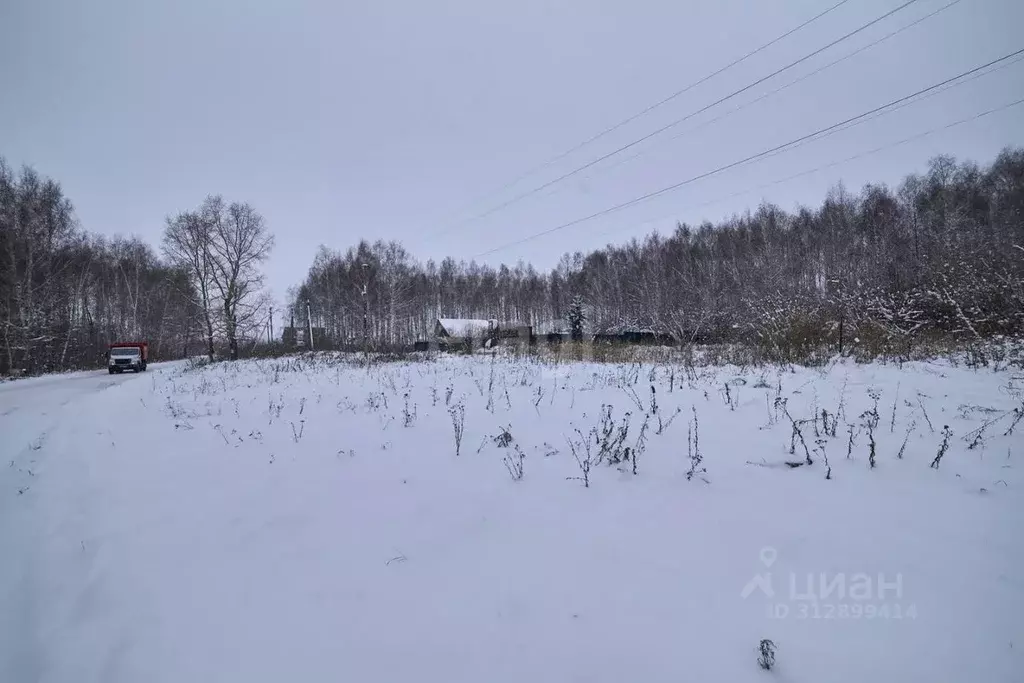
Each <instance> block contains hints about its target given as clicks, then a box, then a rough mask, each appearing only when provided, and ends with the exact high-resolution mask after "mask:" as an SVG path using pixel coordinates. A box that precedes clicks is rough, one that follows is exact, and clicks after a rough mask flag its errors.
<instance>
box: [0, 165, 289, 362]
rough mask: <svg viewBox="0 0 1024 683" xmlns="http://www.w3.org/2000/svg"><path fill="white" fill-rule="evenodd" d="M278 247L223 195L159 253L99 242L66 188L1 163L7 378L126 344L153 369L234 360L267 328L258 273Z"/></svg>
mask: <svg viewBox="0 0 1024 683" xmlns="http://www.w3.org/2000/svg"><path fill="white" fill-rule="evenodd" d="M272 245H273V239H272V236H270V235H269V233H268V231H267V229H266V226H265V225H264V223H263V219H262V217H261V216H260V215H259V214H258V213H256V212H255V211H254V210H253V209H252V207H250V206H249V205H248V204H240V203H237V202H236V203H231V204H227V203H226V202H224V200H223V199H222V198H221V197H218V196H211V197H208V198H207V199H206V201H204V202H203V204H202V205H201V206H200V207H199V208H198V209H197V210H195V211H186V212H183V213H181V214H178V215H176V216H173V217H168V218H167V219H166V228H165V232H164V240H163V244H162V248H161V253H159V254H158V253H157V251H155V249H154V248H153V247H152V246H150V245H149V244H147V243H146V242H144V241H142V240H140V239H138V238H136V237H113V238H107V237H103V236H99V235H96V234H93V233H90V232H88V231H86V230H84V229H83V228H82V226H81V225H80V224H79V221H78V220H77V218H76V216H75V211H74V207H73V205H72V203H71V201H70V199H69V198H68V197H66V196H65V195H64V192H63V190H62V189H61V186H60V183H58V182H57V181H55V180H53V179H50V178H46V177H43V176H42V175H40V174H39V173H38V172H36V171H35V170H34V169H32V168H30V167H27V166H26V167H24V168H22V169H21V170H20V171H19V172H15V171H14V170H12V169H11V167H10V166H9V165H8V164H7V163H6V162H5V161H4V159H3V158H0V326H2V327H3V337H2V344H3V348H2V349H0V375H9V374H40V373H45V372H52V371H57V370H67V369H74V368H88V367H96V366H99V365H102V364H104V363H105V353H106V349H107V344H109V343H111V342H114V341H125V340H147V341H148V342H149V344H150V355H151V358H153V359H154V360H166V359H172V358H184V357H187V356H190V355H197V354H206V355H208V356H209V357H210V358H213V357H214V356H215V354H216V353H219V352H224V353H226V354H227V355H228V356H230V357H232V358H237V357H238V347H239V343H238V340H239V338H246V339H248V340H253V341H254V340H255V337H254V335H255V334H257V333H258V331H262V328H263V326H264V324H265V322H266V320H265V318H264V319H258V312H259V311H260V304H262V302H263V301H264V298H263V296H264V295H263V292H262V276H261V274H260V272H259V265H260V263H262V262H263V261H264V260H265V259H266V258H267V256H268V255H269V252H270V248H271V247H272ZM262 310H264V311H265V310H266V309H265V308H264V309H262Z"/></svg>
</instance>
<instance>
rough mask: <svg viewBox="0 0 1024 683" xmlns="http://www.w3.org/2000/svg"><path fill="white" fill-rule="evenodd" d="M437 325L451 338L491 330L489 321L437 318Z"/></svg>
mask: <svg viewBox="0 0 1024 683" xmlns="http://www.w3.org/2000/svg"><path fill="white" fill-rule="evenodd" d="M437 322H438V324H439V325H440V326H441V327H443V328H444V331H445V332H447V333H448V334H449V335H451V336H452V337H468V336H472V335H474V334H479V333H481V332H489V331H490V330H491V321H489V320H479V319H473V318H438V319H437Z"/></svg>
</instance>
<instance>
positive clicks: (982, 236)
mask: <svg viewBox="0 0 1024 683" xmlns="http://www.w3.org/2000/svg"><path fill="white" fill-rule="evenodd" d="M1018 103H1019V101H1018ZM1007 106H1009V105H1007ZM992 111H995V109H990V110H988V112H983V113H982V114H980V115H978V116H982V115H985V114H988V113H991V112H992ZM975 118H977V117H975ZM966 120H967V119H963V120H961V121H959V122H956V123H955V124H950V125H959V124H960V123H962V122H964V121H966ZM936 130H938V129H936ZM928 132H929V133H931V132H934V131H928ZM907 139H908V140H909V139H911V138H907ZM1022 226H1024V150H1022V149H1013V148H1010V149H1006V150H1004V151H1003V152H1002V153H1001V154H999V156H998V157H997V158H996V159H995V160H994V161H993V162H992V163H991V164H990V165H988V166H987V167H979V166H978V165H976V164H974V163H971V162H966V163H957V162H956V161H955V160H953V159H952V158H950V157H937V158H935V159H933V160H932V162H931V163H930V164H929V166H928V169H927V172H926V173H924V174H923V175H911V176H908V177H907V179H906V180H905V181H904V182H903V183H902V184H900V185H899V186H898V187H896V188H890V187H887V186H885V185H868V186H865V187H864V188H863V189H862V190H861V191H860V192H859V193H855V192H850V191H849V190H847V189H846V188H845V187H843V186H842V185H839V186H837V187H836V188H835V189H834V190H833V191H831V192H830V193H829V194H828V196H827V197H825V198H824V200H823V202H822V203H821V205H820V206H818V207H817V208H813V207H804V208H800V209H798V210H797V211H795V212H793V213H790V212H786V211H783V210H781V209H780V208H778V207H776V206H773V205H771V204H762V205H761V206H759V207H757V208H756V209H755V210H753V211H750V212H748V213H746V214H744V215H742V216H737V217H734V218H731V219H729V220H725V221H722V222H720V223H718V224H717V225H712V224H711V223H704V224H701V225H686V224H679V225H678V226H677V227H676V229H675V231H674V232H672V233H671V234H669V235H657V234H655V235H651V236H649V237H647V238H645V239H643V240H635V239H634V240H632V241H630V242H628V243H626V244H622V245H618V246H608V247H606V248H603V249H597V250H595V251H592V252H590V253H586V254H584V253H580V252H577V253H575V254H566V255H565V256H563V258H562V260H561V261H560V263H559V265H558V266H557V267H556V268H554V269H552V270H551V271H549V272H539V271H537V270H536V269H534V268H533V267H532V266H530V265H527V264H524V263H518V264H516V265H514V266H505V265H503V266H500V267H497V268H494V267H491V266H487V265H482V264H480V263H477V262H473V261H470V262H468V263H467V262H458V261H455V260H454V259H451V258H446V259H444V260H443V261H441V262H440V263H436V262H433V261H428V262H426V263H422V264H421V263H418V262H416V261H415V260H413V258H412V256H411V255H409V254H408V253H407V252H405V250H404V249H402V248H401V246H400V245H398V244H396V243H386V242H377V243H374V244H370V243H366V242H363V243H360V244H359V245H358V246H356V247H353V248H351V249H349V250H348V251H346V252H344V253H342V252H334V251H331V250H329V249H327V248H322V249H321V251H320V253H319V254H318V256H317V258H316V259H315V261H314V263H313V265H312V267H311V268H310V271H309V275H308V276H307V278H306V280H305V281H304V282H303V283H302V285H301V286H300V287H299V288H298V289H297V290H296V298H297V300H301V301H306V300H308V301H309V302H310V306H311V311H312V315H313V318H314V321H315V323H314V324H315V325H317V326H318V327H323V328H324V329H325V332H326V334H327V336H328V337H329V339H330V340H331V341H332V342H333V343H334V344H335V345H337V346H346V345H347V346H349V347H351V348H352V349H353V350H355V349H359V348H361V345H360V344H361V330H362V316H363V308H362V305H363V300H362V296H361V292H362V286H363V282H364V279H363V278H364V275H363V272H362V268H361V264H362V263H368V264H369V268H370V269H371V270H372V271H373V272H374V275H373V277H371V278H370V279H369V286H368V298H367V309H366V310H367V313H368V317H369V329H370V336H371V338H372V340H373V345H374V346H376V347H377V348H382V347H386V346H387V345H391V344H403V343H404V344H407V343H409V342H411V341H412V340H414V339H416V338H417V337H421V338H422V337H428V336H430V335H431V334H432V331H433V326H434V323H435V322H436V319H437V318H438V317H458V318H482V319H498V320H503V321H516V322H521V323H525V324H529V325H532V326H533V328H534V331H535V332H536V333H538V334H542V333H545V332H550V331H556V330H557V331H561V332H563V333H568V332H571V329H570V328H571V325H570V324H569V322H568V318H569V313H570V311H572V310H573V303H572V302H573V301H574V299H575V298H576V297H580V300H581V301H585V302H586V317H587V321H586V323H587V328H588V332H593V333H608V332H612V333H614V332H620V331H635V330H654V331H658V332H667V333H671V334H672V335H673V336H674V337H675V338H676V340H678V341H679V342H681V343H687V342H720V341H729V342H733V341H736V342H748V343H753V344H756V345H757V346H759V347H760V348H762V349H765V351H766V353H769V354H771V357H773V358H778V359H783V360H798V359H802V358H806V354H807V353H809V352H810V351H812V350H816V349H822V348H827V349H829V350H830V351H831V352H835V351H836V350H838V338H839V334H840V325H842V329H843V336H844V352H853V353H870V352H871V351H879V350H885V351H893V352H898V353H910V352H911V351H912V350H913V349H914V348H915V346H916V345H918V344H920V343H921V342H922V340H925V339H930V338H936V337H939V338H949V339H953V340H957V339H959V340H974V339H976V338H977V337H979V336H980V337H989V336H991V335H995V334H1011V335H1019V334H1022V333H1024V258H1022V257H1021V255H1022V254H1024V238H1022V235H1024V233H1022V229H1024V228H1022ZM387 254H392V255H393V256H392V257H391V258H390V260H389V259H388V258H386V255H387ZM385 283H387V284H385ZM303 315H304V312H303ZM296 317H299V316H296ZM857 340H859V341H857Z"/></svg>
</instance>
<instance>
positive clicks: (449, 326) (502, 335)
mask: <svg viewBox="0 0 1024 683" xmlns="http://www.w3.org/2000/svg"><path fill="white" fill-rule="evenodd" d="M532 336H533V330H532V329H531V328H530V326H529V325H521V324H519V323H512V322H499V321H497V320H484V319H482V318H438V319H437V322H436V323H435V324H434V335H433V339H432V340H428V341H419V342H416V346H415V348H416V349H417V350H426V349H427V348H437V349H440V350H442V351H456V350H467V349H470V348H473V347H488V346H491V345H493V344H495V343H497V342H498V341H499V340H508V339H523V340H525V341H527V342H529V341H530V340H531V339H532Z"/></svg>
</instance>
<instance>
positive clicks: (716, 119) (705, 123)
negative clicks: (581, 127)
mask: <svg viewBox="0 0 1024 683" xmlns="http://www.w3.org/2000/svg"><path fill="white" fill-rule="evenodd" d="M961 1H962V0H952V2H948V3H946V4H945V5H943V6H942V7H939V8H938V9H936V10H933V11H931V12H929V13H928V14H926V15H924V16H923V17H920V18H918V19H915V20H914V21H912V22H911V23H909V24H907V25H905V26H902V27H900V28H898V29H896V30H895V31H891V32H889V33H887V34H886V35H884V36H882V37H881V38H878V39H877V40H874V41H872V42H870V43H868V44H867V45H864V46H862V47H859V48H857V49H856V50H854V51H853V52H850V53H848V54H846V55H844V56H842V57H840V58H839V59H835V60H833V61H831V62H829V63H828V64H825V65H824V66H821V67H818V68H817V69H815V70H814V71H811V72H809V73H806V74H804V75H803V76H800V77H799V78H797V79H794V80H792V81H790V82H789V83H786V84H785V85H782V86H779V87H778V88H775V89H774V90H770V91H769V92H766V93H765V94H763V95H761V96H760V97H757V98H755V99H753V100H750V101H749V102H744V103H743V104H741V105H739V106H737V107H733V108H732V109H730V110H729V111H727V112H723V113H722V114H719V115H718V116H716V117H714V118H712V119H708V120H707V121H703V122H701V123H699V124H697V125H696V126H693V127H691V128H688V129H686V130H684V131H681V132H679V133H676V134H675V135H673V136H672V137H670V138H669V139H668V140H667V141H666V142H671V141H673V140H678V139H679V138H681V137H683V136H685V135H690V134H691V133H694V132H696V131H698V130H700V129H702V128H706V127H707V126H710V125H712V124H714V123H717V122H719V121H721V120H722V119H724V118H727V117H729V116H732V115H733V114H735V113H736V112H738V111H740V110H741V109H746V108H747V107H749V106H750V105H752V104H757V103H758V102H761V101H762V100H766V99H768V98H769V97H772V96H773V95H777V94H778V93H780V92H782V91H783V90H788V89H789V88H791V87H793V86H794V85H796V84H797V83H800V82H802V81H805V80H807V79H808V78H811V77H813V76H817V75H818V74H820V73H822V72H823V71H827V70H828V69H831V68H832V67H833V66H835V65H837V64H839V63H841V62H845V61H846V60H847V59H850V58H851V57H855V56H857V55H858V54H860V53H862V52H864V51H865V50H869V49H871V48H872V47H874V46H876V45H878V44H880V43H883V42H885V41H886V40H889V39H890V38H892V37H893V36H895V35H897V34H900V33H902V32H903V31H906V30H907V29H910V28H913V27H914V26H917V25H918V24H920V23H921V22H923V21H926V20H928V19H931V18H932V17H934V16H935V15H937V14H939V13H940V12H944V11H945V10H947V9H949V8H950V7H952V6H954V5H957V4H959V3H960V2H961ZM648 151H649V150H640V151H639V152H637V153H636V154H632V155H630V156H628V157H625V158H624V159H620V160H618V161H616V162H615V163H613V164H609V165H607V166H605V167H603V168H602V169H599V170H600V171H608V170H611V169H613V168H616V167H617V166H621V165H622V164H625V163H628V162H630V161H633V160H634V159H639V158H640V157H642V156H643V155H645V154H647V152H648ZM588 177H592V176H588ZM552 194H553V193H552Z"/></svg>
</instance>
